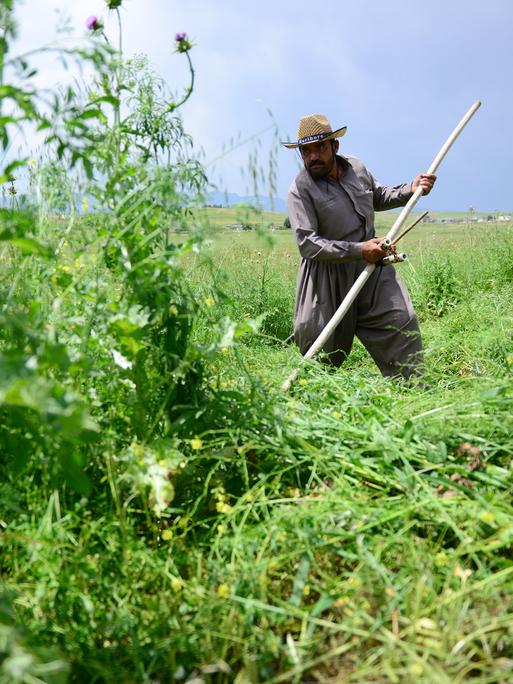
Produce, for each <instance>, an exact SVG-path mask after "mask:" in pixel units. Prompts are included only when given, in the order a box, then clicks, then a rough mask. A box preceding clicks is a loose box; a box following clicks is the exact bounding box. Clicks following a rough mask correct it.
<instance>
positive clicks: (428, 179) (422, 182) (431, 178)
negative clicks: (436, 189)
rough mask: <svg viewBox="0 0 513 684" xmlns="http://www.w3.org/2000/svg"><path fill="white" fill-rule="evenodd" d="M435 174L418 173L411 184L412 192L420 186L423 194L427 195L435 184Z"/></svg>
mask: <svg viewBox="0 0 513 684" xmlns="http://www.w3.org/2000/svg"><path fill="white" fill-rule="evenodd" d="M435 181H436V176H435V175H434V174H433V173H419V175H418V176H417V178H415V180H414V181H413V183H412V184H411V186H412V189H413V192H415V190H416V189H417V188H418V187H419V186H420V187H421V188H422V194H423V195H429V193H430V192H431V190H432V188H433V185H434V184H435Z"/></svg>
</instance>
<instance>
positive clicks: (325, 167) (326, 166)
mask: <svg viewBox="0 0 513 684" xmlns="http://www.w3.org/2000/svg"><path fill="white" fill-rule="evenodd" d="M335 159H336V155H335V154H334V153H333V155H332V157H331V159H329V160H328V161H326V162H321V161H319V160H315V161H314V162H310V163H309V164H308V166H307V169H308V172H309V173H310V175H311V176H312V177H313V178H315V179H317V178H326V176H329V175H330V173H331V170H332V169H333V165H334V164H335V163H336V162H335Z"/></svg>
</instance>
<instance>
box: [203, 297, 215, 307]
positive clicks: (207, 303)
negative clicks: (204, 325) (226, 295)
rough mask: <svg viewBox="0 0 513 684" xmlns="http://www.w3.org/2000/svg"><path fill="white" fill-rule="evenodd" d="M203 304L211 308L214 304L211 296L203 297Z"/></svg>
mask: <svg viewBox="0 0 513 684" xmlns="http://www.w3.org/2000/svg"><path fill="white" fill-rule="evenodd" d="M205 304H206V305H207V306H208V307H209V308H212V307H213V306H214V304H215V300H214V299H213V298H212V297H207V298H206V299H205Z"/></svg>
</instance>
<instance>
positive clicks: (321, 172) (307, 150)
mask: <svg viewBox="0 0 513 684" xmlns="http://www.w3.org/2000/svg"><path fill="white" fill-rule="evenodd" d="M337 150H338V140H321V141H319V142H314V143H310V144H309V145H301V147H300V148H299V151H300V153H301V157H302V159H303V162H304V164H305V168H306V169H307V170H308V171H309V172H310V173H311V174H312V176H313V177H314V178H325V177H326V176H329V174H330V173H331V171H332V169H333V166H334V164H335V155H336V153H337Z"/></svg>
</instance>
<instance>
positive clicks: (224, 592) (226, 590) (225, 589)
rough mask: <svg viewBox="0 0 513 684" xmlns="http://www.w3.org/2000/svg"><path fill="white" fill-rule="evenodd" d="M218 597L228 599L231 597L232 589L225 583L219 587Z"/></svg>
mask: <svg viewBox="0 0 513 684" xmlns="http://www.w3.org/2000/svg"><path fill="white" fill-rule="evenodd" d="M217 595H218V596H219V598H228V596H230V587H229V586H228V585H227V584H226V583H225V582H223V583H222V584H220V585H219V586H218V587H217Z"/></svg>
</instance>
